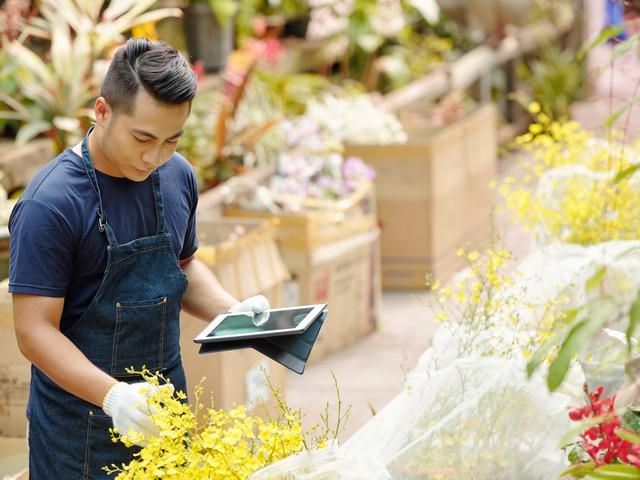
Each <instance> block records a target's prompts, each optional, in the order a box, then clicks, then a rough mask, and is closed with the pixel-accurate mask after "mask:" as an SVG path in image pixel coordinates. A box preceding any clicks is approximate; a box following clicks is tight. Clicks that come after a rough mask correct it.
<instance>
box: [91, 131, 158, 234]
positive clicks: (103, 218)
mask: <svg viewBox="0 0 640 480" xmlns="http://www.w3.org/2000/svg"><path fill="white" fill-rule="evenodd" d="M92 131H93V127H92V128H91V129H90V130H89V131H88V132H87V134H86V135H85V137H84V139H83V140H82V163H83V164H84V168H85V170H86V172H87V175H88V176H89V182H90V183H91V186H92V187H93V190H94V191H95V192H96V195H97V196H98V210H97V214H98V229H99V230H100V231H101V232H104V233H105V234H106V235H107V241H108V242H109V245H111V246H116V245H118V242H117V240H116V236H115V234H114V233H113V229H112V228H111V225H109V222H107V214H106V213H105V210H104V206H103V203H102V195H101V194H100V186H99V185H98V177H97V176H96V170H95V168H94V166H93V162H92V160H91V153H90V152H89V141H88V139H89V134H90V133H91V132H92ZM151 184H152V186H153V198H154V201H155V206H156V235H160V234H162V233H164V232H165V225H164V203H163V201H162V191H161V189H160V174H159V173H158V170H157V169H156V170H154V171H153V173H151Z"/></svg>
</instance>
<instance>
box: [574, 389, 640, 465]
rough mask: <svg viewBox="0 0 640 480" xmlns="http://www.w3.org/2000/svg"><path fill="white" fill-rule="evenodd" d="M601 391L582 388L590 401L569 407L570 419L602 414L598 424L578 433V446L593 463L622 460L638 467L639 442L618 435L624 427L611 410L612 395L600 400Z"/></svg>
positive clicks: (639, 461) (612, 409)
mask: <svg viewBox="0 0 640 480" xmlns="http://www.w3.org/2000/svg"><path fill="white" fill-rule="evenodd" d="M603 390H604V389H603V387H599V388H598V389H597V390H596V391H595V392H589V391H588V390H587V389H586V387H585V393H586V394H587V398H588V399H589V404H587V405H585V406H583V407H572V408H571V409H570V410H569V418H570V419H571V420H573V421H580V420H584V419H586V418H594V417H602V421H601V422H600V423H599V424H598V425H595V426H592V427H589V428H588V429H587V430H585V431H584V432H583V433H582V435H580V437H581V438H582V441H581V442H580V447H581V448H582V449H583V450H584V451H585V452H586V453H587V455H589V456H590V457H591V458H592V459H593V461H594V462H595V463H596V465H605V464H610V463H619V462H622V463H626V464H628V465H633V466H636V467H640V445H636V444H633V443H631V442H628V441H626V440H624V439H622V438H620V437H619V436H618V434H617V433H616V432H619V431H620V430H623V427H622V423H621V418H620V416H619V415H616V414H615V412H614V402H615V395H614V396H612V397H608V398H605V399H602V400H600V397H601V396H602V392H603Z"/></svg>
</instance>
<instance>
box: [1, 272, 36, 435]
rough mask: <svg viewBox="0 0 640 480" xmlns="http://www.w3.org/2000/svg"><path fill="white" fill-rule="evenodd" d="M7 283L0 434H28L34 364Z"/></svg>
mask: <svg viewBox="0 0 640 480" xmlns="http://www.w3.org/2000/svg"><path fill="white" fill-rule="evenodd" d="M7 285H8V283H7V281H6V280H5V281H3V282H1V283H0V436H5V437H24V436H25V435H26V432H27V418H26V409H27V400H28V398H29V383H30V381H31V363H30V362H29V361H28V360H27V359H26V358H24V356H23V355H22V353H21V352H20V349H19V348H18V342H17V340H16V335H15V331H14V326H13V306H12V298H11V295H10V294H9V293H8V291H7Z"/></svg>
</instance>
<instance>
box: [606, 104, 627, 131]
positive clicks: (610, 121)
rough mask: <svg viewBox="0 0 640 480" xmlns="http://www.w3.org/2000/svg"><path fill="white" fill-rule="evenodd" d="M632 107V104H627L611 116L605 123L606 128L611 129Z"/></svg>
mask: <svg viewBox="0 0 640 480" xmlns="http://www.w3.org/2000/svg"><path fill="white" fill-rule="evenodd" d="M630 106H631V104H630V103H625V104H624V105H623V106H622V107H620V108H619V109H618V110H616V111H615V112H613V113H612V114H611V115H609V116H608V117H607V118H606V119H605V121H604V126H605V127H606V128H611V127H612V126H613V125H614V124H615V123H616V122H617V121H618V120H619V119H620V117H621V116H622V114H623V113H624V112H626V111H627V110H628V109H629V107H630Z"/></svg>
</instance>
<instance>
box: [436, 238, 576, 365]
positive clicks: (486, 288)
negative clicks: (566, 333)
mask: <svg viewBox="0 0 640 480" xmlns="http://www.w3.org/2000/svg"><path fill="white" fill-rule="evenodd" d="M457 255H458V256H461V257H464V258H465V259H466V260H467V262H468V267H467V268H466V269H465V270H463V271H462V272H461V273H459V274H458V275H456V277H454V278H453V280H452V282H451V284H450V285H448V286H445V287H442V286H441V285H440V282H438V281H435V282H431V281H428V282H427V283H428V286H429V288H430V289H431V291H433V292H434V294H435V297H436V300H437V303H438V305H437V306H436V310H437V311H438V313H436V315H435V320H436V321H439V322H444V323H446V324H447V325H448V326H449V327H450V328H452V329H454V330H462V331H463V335H460V338H461V343H460V344H459V349H460V351H459V352H458V353H459V354H464V353H471V352H472V351H473V352H474V353H478V354H481V355H495V356H507V357H511V356H512V355H514V354H517V355H520V354H521V355H523V356H524V357H525V358H526V357H527V356H529V355H530V352H532V351H534V350H535V349H537V348H538V347H539V346H540V345H541V344H542V343H544V341H545V340H546V339H547V338H549V336H550V335H551V333H552V332H554V331H556V330H557V329H558V328H560V327H561V326H563V325H564V319H565V318H566V304H567V301H568V298H566V297H565V296H564V295H562V294H561V295H559V296H558V297H557V298H553V299H550V300H548V301H545V302H544V304H542V305H540V304H534V303H532V302H531V301H528V300H526V298H527V297H526V295H525V294H526V292H525V291H519V290H518V288H519V286H518V283H517V276H518V273H515V272H514V262H513V256H512V254H511V252H509V251H508V250H505V249H504V248H489V249H487V250H485V251H483V252H478V251H466V250H465V249H464V248H460V249H458V251H457ZM534 311H535V312H536V321H535V322H534V324H531V322H529V320H528V318H527V319H523V318H522V314H523V313H525V312H527V313H530V312H534ZM505 329H506V330H505ZM507 330H508V331H510V332H511V334H512V335H511V341H510V342H511V343H509V342H507V343H505V342H504V341H503V340H504V338H503V333H504V332H505V331H507ZM492 331H494V332H495V335H496V336H497V337H501V338H499V339H497V341H495V342H494V341H492V339H491V334H490V332H492ZM480 335H484V336H485V337H483V338H480ZM487 335H488V337H487Z"/></svg>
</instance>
